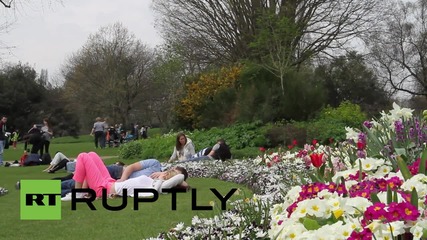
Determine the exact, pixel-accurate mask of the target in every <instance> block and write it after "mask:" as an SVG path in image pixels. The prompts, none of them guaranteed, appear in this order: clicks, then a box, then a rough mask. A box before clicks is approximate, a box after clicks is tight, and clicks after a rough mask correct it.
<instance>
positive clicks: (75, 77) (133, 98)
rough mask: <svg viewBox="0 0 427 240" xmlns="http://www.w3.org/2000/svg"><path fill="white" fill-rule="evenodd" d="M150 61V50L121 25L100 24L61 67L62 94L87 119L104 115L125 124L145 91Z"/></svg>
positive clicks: (148, 86)
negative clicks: (62, 79)
mask: <svg viewBox="0 0 427 240" xmlns="http://www.w3.org/2000/svg"><path fill="white" fill-rule="evenodd" d="M152 60H153V52H152V51H151V50H150V49H148V47H146V46H145V45H144V44H142V43H141V41H140V40H138V39H136V37H135V35H133V34H131V33H130V32H129V31H128V30H127V29H126V28H125V27H123V25H122V24H120V23H116V24H113V25H110V26H107V27H102V28H101V29H100V30H99V31H98V32H97V33H95V34H93V35H91V36H90V37H89V39H88V41H87V43H86V44H85V45H84V46H83V47H82V48H81V49H80V51H78V52H77V53H75V54H74V56H72V57H71V58H70V59H69V61H68V63H67V65H66V67H65V68H64V70H63V74H64V77H65V85H64V86H65V89H66V96H67V97H68V98H69V99H71V100H73V101H72V102H73V107H74V109H79V110H80V112H81V113H82V118H83V116H84V115H85V116H87V117H89V119H90V120H87V121H92V120H93V119H94V118H95V117H96V116H101V117H105V116H108V117H109V118H110V119H112V120H113V121H119V122H122V123H124V124H125V123H129V122H130V119H131V115H132V114H133V113H134V111H135V110H136V109H135V104H137V103H140V102H141V101H142V100H143V98H144V95H145V93H147V92H149V88H150V86H151V77H150V75H151V67H152V66H151V65H152ZM86 124H87V122H86Z"/></svg>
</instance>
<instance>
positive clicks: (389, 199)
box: [387, 185, 393, 204]
mask: <svg viewBox="0 0 427 240" xmlns="http://www.w3.org/2000/svg"><path fill="white" fill-rule="evenodd" d="M392 201H393V193H392V191H391V188H390V186H388V185H387V204H390V203H391V202H392Z"/></svg>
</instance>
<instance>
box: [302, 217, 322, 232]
mask: <svg viewBox="0 0 427 240" xmlns="http://www.w3.org/2000/svg"><path fill="white" fill-rule="evenodd" d="M302 224H303V225H304V227H305V228H306V229H307V230H309V231H311V230H317V229H319V228H320V224H319V223H318V222H317V221H316V220H313V219H309V218H305V219H304V221H303V222H302Z"/></svg>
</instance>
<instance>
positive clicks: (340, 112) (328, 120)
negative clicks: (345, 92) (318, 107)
mask: <svg viewBox="0 0 427 240" xmlns="http://www.w3.org/2000/svg"><path fill="white" fill-rule="evenodd" d="M366 118H367V117H366V114H365V113H364V112H362V110H361V109H360V107H359V105H357V104H352V103H351V102H349V101H344V102H342V103H341V104H340V105H339V106H338V107H337V108H332V107H326V108H324V109H323V110H322V111H321V112H320V114H319V116H318V117H317V118H316V119H315V120H314V121H312V122H311V123H309V124H307V137H308V139H318V140H320V141H323V142H326V143H327V142H329V139H330V138H333V139H334V140H337V141H340V140H345V127H353V128H359V127H360V124H361V123H363V121H365V120H366Z"/></svg>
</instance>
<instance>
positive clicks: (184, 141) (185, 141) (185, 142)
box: [169, 132, 196, 162]
mask: <svg viewBox="0 0 427 240" xmlns="http://www.w3.org/2000/svg"><path fill="white" fill-rule="evenodd" d="M195 153H196V152H195V150H194V144H193V142H192V141H191V139H190V138H188V137H187V136H185V134H184V133H182V132H180V133H178V134H177V136H176V141H175V147H174V148H173V153H172V156H171V157H170V158H169V162H174V161H185V160H188V159H190V158H192V156H193V155H194V154H195Z"/></svg>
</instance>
